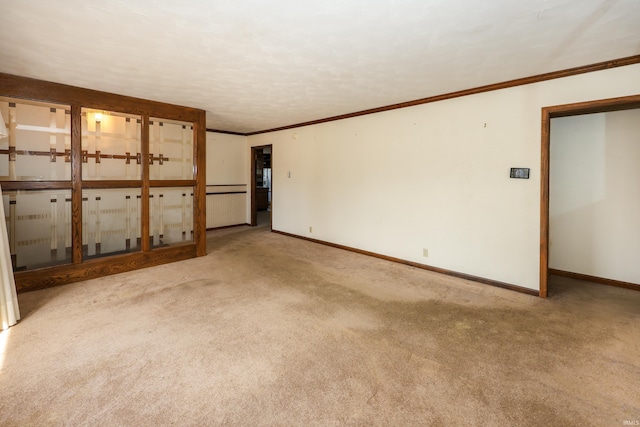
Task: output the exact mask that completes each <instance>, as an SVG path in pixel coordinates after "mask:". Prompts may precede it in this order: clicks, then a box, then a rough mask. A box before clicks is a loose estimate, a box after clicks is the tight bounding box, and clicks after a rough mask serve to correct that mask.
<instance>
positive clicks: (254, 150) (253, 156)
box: [250, 147, 260, 227]
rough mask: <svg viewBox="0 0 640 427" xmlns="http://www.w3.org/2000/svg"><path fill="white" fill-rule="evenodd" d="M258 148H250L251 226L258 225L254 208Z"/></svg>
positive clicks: (256, 212)
mask: <svg viewBox="0 0 640 427" xmlns="http://www.w3.org/2000/svg"><path fill="white" fill-rule="evenodd" d="M259 148H260V147H251V169H250V170H251V226H252V227H255V226H256V225H258V210H257V206H256V184H257V182H256V156H257V155H258V149H259Z"/></svg>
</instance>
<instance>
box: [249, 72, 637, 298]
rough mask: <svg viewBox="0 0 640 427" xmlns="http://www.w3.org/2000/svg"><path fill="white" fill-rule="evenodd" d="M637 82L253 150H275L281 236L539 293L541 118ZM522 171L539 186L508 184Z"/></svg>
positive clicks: (558, 88) (424, 108) (533, 95)
mask: <svg viewBox="0 0 640 427" xmlns="http://www.w3.org/2000/svg"><path fill="white" fill-rule="evenodd" d="M639 77H640V65H632V66H627V67H620V68H614V69H610V70H605V71H599V72H594V73H589V74H582V75H577V76H572V77H567V78H562V79H556V80H550V81H546V82H541V83H536V84H531V85H526V86H519V87H514V88H509V89H503V90H499V91H493V92H488V93H482V94H477V95H471V96H466V97H462V98H456V99H450V100H445V101H440V102H436V103H430V104H423V105H419V106H415V107H410V108H404V109H399V110H392V111H386V112H382V113H377V114H372V115H367V116H361V117H354V118H351V119H346V120H340V121H334V122H328V123H323V124H318V125H312V126H306V127H302V128H296V129H290V130H284V131H279V132H272V133H267V134H259V135H254V136H250V137H248V141H249V145H250V146H258V145H266V144H273V187H274V192H273V228H274V229H275V230H280V231H285V232H289V233H293V234H297V235H301V236H308V237H312V238H315V239H320V240H324V241H328V242H334V243H338V244H342V245H347V246H351V247H355V248H359V249H364V250H368V251H372V252H377V253H380V254H383V255H388V256H393V257H397V258H402V259H405V260H409V261H414V262H419V263H423V264H428V265H431V266H435V267H441V268H445V269H449V270H453V271H457V272H461V273H466V274H471V275H475V276H479V277H484V278H487V279H491V280H497V281H501V282H506V283H511V284H514V285H518V286H523V287H527V288H531V289H536V290H537V289H539V271H538V269H539V255H540V252H539V244H540V237H539V235H540V209H539V206H540V132H541V131H540V129H541V125H540V120H541V108H542V107H544V106H551V105H559V104H567V103H573V102H581V101H588V100H594V99H602V98H611V97H618V96H625V95H631V94H638V93H640V78H639ZM419 96H420V95H419V94H416V97H419ZM485 123H486V127H485ZM248 161H249V159H247V164H248ZM514 166H518V167H529V168H531V179H529V180H516V179H509V168H510V167H514ZM288 171H290V172H291V177H290V178H288V177H287V172H288ZM247 176H248V172H247ZM310 226H312V227H313V233H310V232H309V227H310ZM423 248H427V249H428V250H429V257H428V258H424V257H423V256H422V253H423Z"/></svg>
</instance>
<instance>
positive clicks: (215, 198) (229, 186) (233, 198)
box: [206, 132, 250, 228]
mask: <svg viewBox="0 0 640 427" xmlns="http://www.w3.org/2000/svg"><path fill="white" fill-rule="evenodd" d="M248 159H249V153H248V151H247V137H246V136H239V135H228V134H223V133H217V132H207V161H206V163H207V228H215V227H224V226H228V225H237V224H246V223H247V222H248V221H247V200H248V196H249V192H248V190H249V186H248V185H247V184H248V182H250V181H247V176H248V170H249V168H250V165H249V163H248ZM241 184H244V185H241ZM241 191H245V192H246V193H244V194H229V193H231V192H241ZM212 193H218V194H212ZM223 193H227V194H223Z"/></svg>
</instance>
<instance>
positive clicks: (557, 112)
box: [540, 57, 640, 298]
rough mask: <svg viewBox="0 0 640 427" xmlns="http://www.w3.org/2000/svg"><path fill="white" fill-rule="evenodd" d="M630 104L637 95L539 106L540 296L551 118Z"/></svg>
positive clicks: (544, 275) (545, 268)
mask: <svg viewBox="0 0 640 427" xmlns="http://www.w3.org/2000/svg"><path fill="white" fill-rule="evenodd" d="M631 58H635V57H631ZM634 108H640V95H632V96H623V97H618V98H608V99H599V100H595V101H587V102H579V103H574V104H564V105H555V106H550V107H544V108H543V109H542V132H541V134H542V136H541V142H540V146H541V152H542V154H541V157H542V158H541V162H540V163H541V166H540V169H541V171H540V296H541V297H543V298H544V297H546V296H547V292H548V289H547V288H548V275H549V191H550V180H549V174H550V157H551V119H552V118H556V117H568V116H575V115H580V114H593V113H606V112H611V111H622V110H629V109H634ZM614 286H615V285H614Z"/></svg>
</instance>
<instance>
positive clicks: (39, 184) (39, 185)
mask: <svg viewBox="0 0 640 427" xmlns="http://www.w3.org/2000/svg"><path fill="white" fill-rule="evenodd" d="M0 185H2V190H3V191H18V190H21V191H31V190H71V189H73V185H72V184H71V181H0Z"/></svg>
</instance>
